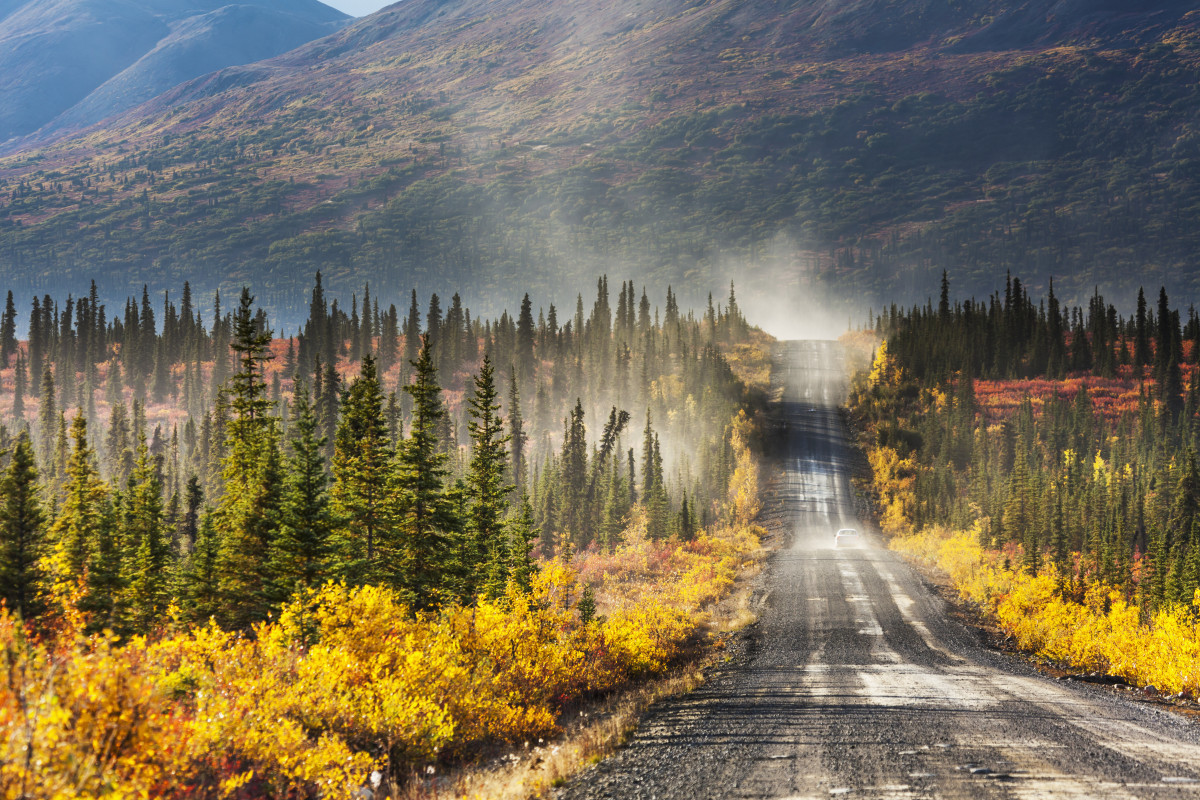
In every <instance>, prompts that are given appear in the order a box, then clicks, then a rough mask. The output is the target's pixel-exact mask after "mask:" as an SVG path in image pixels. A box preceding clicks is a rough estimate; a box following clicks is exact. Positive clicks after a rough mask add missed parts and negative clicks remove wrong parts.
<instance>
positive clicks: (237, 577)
mask: <svg viewBox="0 0 1200 800" xmlns="http://www.w3.org/2000/svg"><path fill="white" fill-rule="evenodd" d="M253 302H254V298H253V296H252V295H251V294H250V292H249V290H246V289H243V290H242V296H241V301H240V304H239V306H238V311H237V315H236V316H235V318H234V331H233V342H232V345H231V346H232V348H233V351H234V352H235V353H236V354H237V356H238V371H237V373H235V374H234V376H233V381H232V383H233V386H232V398H233V399H232V402H231V409H232V411H233V416H232V417H231V418H230V420H229V422H228V424H227V431H228V433H227V444H226V448H227V453H226V455H225V459H224V465H223V471H222V478H223V479H224V484H225V491H224V494H222V496H221V500H220V503H219V504H218V506H217V508H216V510H215V511H214V527H215V529H216V534H217V538H218V540H219V550H218V558H217V573H218V576H219V583H220V588H221V609H220V612H219V618H220V620H221V622H222V623H223V624H225V625H227V626H229V627H231V628H246V627H248V626H249V625H250V624H252V623H254V622H258V621H260V620H262V619H265V618H266V616H267V614H268V613H269V612H270V611H271V610H272V608H273V607H274V603H275V601H276V600H277V592H276V590H275V586H274V575H273V574H272V570H271V566H272V555H273V548H274V539H275V535H276V532H277V530H278V523H279V506H280V501H281V495H282V489H283V486H282V483H283V481H282V474H281V464H280V456H279V446H278V432H277V430H276V425H275V419H274V418H273V417H271V416H270V407H271V401H270V400H269V399H268V397H267V384H266V381H265V380H264V379H263V369H264V365H265V363H266V362H267V360H269V359H270V357H271V356H270V351H269V350H268V348H267V345H268V344H269V343H270V341H271V338H270V333H269V332H266V331H259V330H258V329H257V327H256V325H255V324H254V316H253V313H252V309H253Z"/></svg>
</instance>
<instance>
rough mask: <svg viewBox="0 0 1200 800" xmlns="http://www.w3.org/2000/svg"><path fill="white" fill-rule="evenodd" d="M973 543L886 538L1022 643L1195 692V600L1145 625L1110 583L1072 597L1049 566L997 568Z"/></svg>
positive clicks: (1140, 680) (938, 535)
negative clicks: (1034, 570) (1032, 571)
mask: <svg viewBox="0 0 1200 800" xmlns="http://www.w3.org/2000/svg"><path fill="white" fill-rule="evenodd" d="M978 542H979V537H978V532H977V531H975V532H970V533H965V532H957V533H954V532H950V531H945V530H941V529H927V530H925V531H922V532H920V533H915V534H910V535H907V536H899V537H896V538H894V539H893V540H892V542H891V545H892V547H893V548H894V549H896V550H899V551H901V552H903V553H905V554H907V555H909V556H911V557H913V558H916V559H919V560H922V561H925V562H927V563H930V564H934V565H936V566H938V567H940V568H941V569H943V570H945V571H946V573H947V574H948V575H949V576H950V578H951V579H952V581H953V582H954V584H955V586H956V587H957V588H958V590H959V592H960V593H961V594H962V596H963V597H966V598H968V599H971V600H973V601H975V602H977V603H979V604H980V605H982V606H983V607H984V608H985V609H986V610H987V611H988V612H989V613H990V614H991V615H992V616H993V617H994V619H995V620H996V621H997V622H998V623H999V624H1000V626H1001V627H1002V628H1003V629H1004V630H1005V631H1006V632H1008V633H1009V634H1010V635H1011V636H1012V637H1013V638H1014V639H1015V640H1016V642H1017V644H1018V645H1019V646H1020V647H1021V648H1022V649H1025V650H1028V651H1030V652H1034V653H1037V654H1039V655H1042V656H1045V657H1047V658H1052V659H1054V660H1056V661H1059V662H1062V663H1065V664H1069V665H1071V666H1073V667H1077V668H1080V669H1085V670H1098V671H1103V672H1106V673H1108V674H1110V675H1116V676H1119V677H1121V678H1124V679H1125V680H1127V681H1129V682H1130V683H1133V684H1136V685H1153V686H1156V687H1158V688H1159V689H1161V690H1164V691H1169V692H1180V691H1184V690H1187V691H1189V692H1193V693H1197V692H1200V631H1198V630H1197V626H1196V607H1195V606H1193V607H1184V606H1173V607H1169V608H1166V609H1164V610H1162V611H1160V612H1159V613H1157V614H1156V615H1155V616H1154V618H1153V619H1152V620H1151V621H1150V623H1149V624H1146V623H1143V622H1142V621H1141V610H1140V609H1139V608H1138V607H1137V606H1135V605H1129V604H1128V603H1127V602H1126V601H1125V599H1124V597H1123V596H1122V594H1121V593H1120V592H1119V591H1117V590H1116V589H1115V588H1114V587H1111V586H1107V585H1105V584H1101V583H1093V584H1091V585H1089V586H1087V587H1086V591H1085V593H1084V602H1082V603H1080V602H1076V601H1074V600H1071V599H1068V598H1064V597H1063V596H1062V594H1061V593H1060V592H1059V590H1058V588H1057V587H1058V586H1059V585H1060V583H1061V581H1060V578H1059V576H1058V575H1057V573H1056V572H1055V570H1054V568H1053V567H1047V568H1046V569H1045V570H1043V571H1042V572H1041V573H1040V574H1039V575H1037V576H1030V575H1027V574H1025V573H1023V572H1020V571H1019V570H1014V569H1012V568H1005V567H1004V566H1002V564H1001V561H1002V558H1001V556H1000V555H999V554H997V553H989V552H988V551H985V550H984V549H983V548H982V547H981V546H980V545H979V543H978ZM1197 599H1200V597H1198V598H1197Z"/></svg>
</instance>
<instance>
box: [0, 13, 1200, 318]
mask: <svg viewBox="0 0 1200 800" xmlns="http://www.w3.org/2000/svg"><path fill="white" fill-rule="evenodd" d="M1194 6H1195V4H1194V3H1179V2H1173V1H1172V0H1161V1H1160V2H1156V3H1153V4H1151V5H1150V6H1148V7H1146V8H1145V9H1144V10H1142V11H1139V12H1137V13H1132V14H1131V13H1123V12H1121V10H1120V9H1118V8H1117V7H1116V5H1115V4H1113V3H1107V2H1098V1H1097V0H1091V2H1050V1H1049V0H1038V2H1027V3H1023V4H1003V3H997V2H990V1H989V0H964V2H960V3H949V2H944V1H943V0H914V1H913V2H907V3H900V2H895V0H856V2H853V3H842V4H837V3H829V2H815V1H813V0H806V1H805V2H787V1H786V0H776V1H775V2H765V3H761V4H753V5H751V4H745V3H738V2H732V0H709V2H682V1H679V0H643V2H640V3H639V2H637V0H625V1H624V2H617V3H600V2H596V1H595V0H581V2H576V3H571V4H564V3H560V2H551V1H550V0H503V1H502V2H490V3H483V2H478V0H452V1H451V2H433V1H432V0H411V2H407V3H402V4H399V5H396V6H392V7H390V8H388V9H384V10H383V11H380V12H378V13H376V14H374V15H372V16H370V17H367V18H363V19H360V20H357V21H356V22H354V23H352V24H350V25H348V26H346V27H345V28H343V29H342V30H340V31H338V32H337V33H335V34H333V35H331V36H327V37H324V38H321V39H317V40H314V41H312V42H309V43H307V44H305V45H302V46H300V47H299V48H297V49H295V50H292V51H289V52H287V53H285V54H282V55H280V56H277V57H275V58H273V59H271V60H267V61H263V62H257V63H255V64H251V65H247V66H244V67H231V68H226V69H223V70H220V71H218V72H214V73H210V74H208V75H205V76H203V77H201V78H197V79H195V80H192V81H189V82H186V83H183V84H181V85H179V86H178V87H176V88H174V89H172V90H170V91H169V92H167V93H164V94H162V95H160V96H158V97H156V98H155V99H153V100H152V101H150V102H148V103H144V104H142V105H141V106H138V107H137V108H136V109H133V110H130V111H127V112H125V113H123V114H122V115H120V116H118V117H116V118H114V119H113V120H110V121H109V122H108V123H106V125H105V126H103V127H102V128H92V129H89V130H88V131H86V132H85V133H84V134H82V135H80V136H78V137H76V138H74V139H72V140H67V141H62V142H58V143H54V144H50V145H48V146H45V147H42V148H40V149H31V150H27V151H24V152H21V153H17V154H14V155H10V156H9V157H7V158H4V159H0V192H4V193H7V194H9V195H11V196H12V197H13V201H12V202H10V204H9V205H8V207H7V208H6V209H5V210H4V211H5V213H3V214H0V248H3V249H0V253H5V254H6V255H5V256H4V257H5V258H7V260H8V264H9V272H10V273H12V274H14V275H17V276H28V277H22V279H24V280H28V282H29V284H30V285H31V286H32V285H34V284H38V285H41V284H43V283H45V282H46V280H47V276H46V274H45V273H44V272H42V271H41V269H42V268H41V267H39V265H45V264H58V265H63V264H66V265H69V269H68V271H75V272H79V273H81V274H82V271H83V270H84V269H86V268H87V267H88V266H90V265H113V266H119V267H120V268H121V269H122V270H123V274H128V275H129V276H130V280H131V281H134V280H138V281H140V280H143V279H145V278H146V277H150V278H151V279H152V281H158V282H162V283H164V284H168V285H169V284H170V283H171V281H172V280H175V282H176V283H177V282H178V280H177V279H178V277H179V276H181V275H184V274H187V273H188V271H189V270H197V269H199V270H201V271H203V272H204V273H205V274H211V275H213V276H214V277H213V280H214V283H217V284H220V285H221V286H224V287H227V288H228V287H232V286H234V285H236V284H237V283H238V282H246V281H249V282H252V283H255V284H256V285H258V286H261V287H264V290H265V292H266V294H267V296H268V297H269V298H270V302H272V303H275V304H277V305H279V306H280V307H292V306H296V307H299V304H300V303H302V302H303V300H302V298H303V293H304V291H305V290H306V288H307V284H308V281H309V280H310V278H311V274H312V272H315V271H316V270H317V269H322V270H323V271H324V272H325V274H326V275H327V276H328V278H329V280H330V282H331V285H332V286H334V287H337V288H341V289H347V288H353V287H354V286H356V285H357V286H359V287H361V285H362V282H363V281H364V280H365V279H366V278H371V279H372V280H373V281H379V280H383V281H387V282H389V283H395V285H397V286H400V287H405V288H407V287H408V286H416V287H418V288H421V289H423V290H436V291H447V292H449V291H453V290H455V289H457V288H461V287H463V286H465V285H467V284H470V285H472V286H477V287H478V291H479V292H481V293H486V292H490V291H499V290H501V289H502V287H503V286H505V285H506V284H507V283H508V282H510V281H511V279H512V278H513V277H514V276H520V277H521V278H522V280H523V281H524V282H525V283H526V285H532V286H534V288H538V283H539V282H541V284H542V285H544V286H546V287H550V286H557V285H559V284H560V283H563V282H566V283H570V282H571V280H576V279H577V278H576V276H582V275H583V274H584V273H589V272H591V271H592V270H594V269H598V268H604V265H605V264H612V263H614V262H616V263H620V264H624V265H626V268H628V269H636V270H638V271H639V272H640V273H641V274H643V275H645V276H646V279H647V280H649V281H653V282H662V283H667V282H672V281H674V282H676V283H679V282H680V281H689V282H691V281H694V282H696V283H697V285H699V283H700V282H706V285H707V282H715V281H716V280H717V279H718V278H719V277H720V274H721V273H724V272H728V269H729V265H730V264H751V265H757V266H753V268H746V269H748V270H749V273H750V274H749V281H750V282H751V283H753V282H754V281H755V280H759V281H760V282H761V283H762V284H763V285H764V286H767V287H769V286H770V285H772V282H773V281H774V280H775V278H776V277H777V276H778V273H779V270H781V269H782V270H785V271H786V272H787V274H788V277H787V280H788V281H789V282H790V283H792V284H793V285H799V284H800V283H804V282H805V281H814V280H816V281H823V282H835V283H836V282H839V281H840V282H845V281H847V280H850V281H855V282H857V285H859V286H860V287H862V289H863V292H862V293H863V294H864V295H866V294H869V293H873V294H876V295H877V296H879V297H886V296H888V295H895V294H896V293H899V294H900V295H901V296H904V297H909V296H913V295H918V296H924V295H925V294H926V293H928V292H929V291H931V290H933V289H934V288H935V287H936V281H937V278H938V277H940V273H941V270H942V269H945V268H953V269H955V270H956V271H958V272H959V273H960V274H962V275H963V276H964V278H963V281H962V284H961V285H963V286H964V287H965V288H966V289H967V290H972V291H974V290H979V291H985V290H986V291H990V289H991V288H994V286H995V280H996V277H995V276H996V275H997V274H1000V275H1002V274H1003V271H1004V270H1005V269H1013V270H1015V271H1017V272H1019V273H1020V274H1023V275H1027V276H1029V277H1030V280H1031V281H1032V285H1033V286H1034V287H1037V286H1038V285H1039V284H1044V283H1045V282H1047V281H1048V280H1049V279H1050V278H1051V277H1054V278H1055V287H1056V290H1060V291H1061V292H1062V293H1063V294H1064V296H1065V295H1066V294H1067V293H1070V292H1076V293H1078V294H1079V295H1080V296H1081V297H1084V296H1086V295H1085V293H1086V292H1087V291H1090V285H1089V284H1091V283H1093V282H1095V281H1096V280H1101V279H1102V280H1103V281H1104V282H1111V284H1112V288H1113V289H1114V291H1113V292H1112V294H1113V296H1114V297H1117V298H1120V297H1121V291H1122V290H1123V289H1124V287H1125V284H1126V283H1128V280H1129V275H1130V274H1133V273H1131V270H1133V269H1143V270H1148V272H1149V274H1160V275H1162V276H1163V277H1164V279H1165V282H1167V283H1170V284H1171V285H1172V286H1178V287H1186V288H1187V289H1188V290H1193V289H1197V288H1200V287H1198V286H1196V284H1195V282H1194V281H1193V280H1192V279H1191V277H1190V274H1189V273H1187V271H1186V270H1185V269H1184V266H1185V265H1186V264H1188V263H1191V261H1192V259H1193V257H1200V241H1198V240H1197V237H1196V235H1195V234H1193V233H1192V232H1191V231H1190V229H1189V228H1188V227H1187V226H1186V225H1184V224H1183V223H1182V220H1183V219H1184V217H1185V215H1186V209H1188V208H1191V207H1193V206H1200V175H1198V174H1197V170H1196V168H1195V166H1194V165H1196V164H1200V161H1197V160H1196V159H1195V157H1194V156H1193V155H1192V152H1193V150H1194V149H1195V148H1196V147H1197V145H1195V144H1193V142H1194V141H1195V136H1194V135H1193V134H1192V133H1191V131H1192V130H1193V126H1194V125H1195V123H1196V119H1195V117H1196V113H1195V110H1194V109H1196V108H1198V107H1200V98H1198V97H1197V90H1196V86H1197V85H1200V45H1198V44H1197V42H1198V41H1200V38H1198V36H1197V19H1196V16H1197V15H1196V14H1195V13H1194V11H1195V8H1194ZM892 23H895V24H892ZM884 30H892V31H899V33H893V34H889V35H890V36H891V37H892V38H890V39H889V38H887V37H884V38H882V39H881V38H880V34H879V31H884ZM896 37H899V38H896ZM897 46H899V47H901V49H899V50H896V49H894V48H895V47H897ZM1001 46H1003V47H1006V48H1008V49H994V48H999V47H1001ZM989 48H993V49H989ZM47 176H55V177H52V178H50V177H47ZM39 186H40V187H41V188H38V187H39ZM1177 220H1178V221H1177ZM67 232H69V235H68V233H67ZM564 264H566V265H569V267H566V268H564V266H563V265H564ZM764 264H765V265H766V266H763V265H764ZM689 275H690V276H693V278H689V277H688V276H689ZM756 276H757V277H756ZM526 278H528V280H525V279H526ZM568 278H570V280H568ZM701 278H703V281H701V280H700V279H701ZM139 285H140V284H139ZM697 291H699V289H698V290H697Z"/></svg>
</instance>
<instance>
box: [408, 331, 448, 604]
mask: <svg viewBox="0 0 1200 800" xmlns="http://www.w3.org/2000/svg"><path fill="white" fill-rule="evenodd" d="M412 366H413V369H414V374H413V380H412V383H410V384H409V385H407V386H405V387H404V391H405V392H407V393H408V394H409V396H411V397H412V401H413V415H412V422H411V430H410V436H409V438H407V439H405V440H404V442H403V443H402V444H401V447H400V453H399V457H398V459H397V471H396V487H397V491H398V493H399V494H400V509H401V512H400V519H399V524H400V534H401V536H402V537H403V538H402V547H403V562H402V564H403V571H402V574H403V576H404V583H405V585H404V587H403V589H404V591H405V593H406V594H407V596H408V598H409V600H410V601H411V602H413V603H414V604H415V605H417V606H420V607H427V606H429V605H431V604H433V603H434V602H436V601H437V600H438V599H439V597H440V595H441V592H442V589H443V586H442V582H443V578H444V576H443V571H444V569H445V568H446V566H447V565H448V556H449V553H448V545H449V542H450V538H451V537H452V536H453V535H454V534H455V532H456V531H457V529H458V520H457V519H456V516H455V513H454V506H453V504H452V503H451V502H450V500H449V499H448V498H447V496H446V491H445V479H446V476H447V475H448V474H449V470H448V469H447V468H446V461H447V456H446V455H445V453H443V452H442V451H441V448H440V446H439V445H440V442H439V429H440V428H441V426H442V420H443V418H444V417H445V415H446V410H445V407H444V406H443V404H442V390H441V387H440V386H438V383H437V370H436V369H435V368H434V366H433V354H432V352H431V350H430V340H429V336H428V335H426V336H424V337H422V339H421V351H420V354H419V355H418V357H417V360H416V361H414V362H413V363H412Z"/></svg>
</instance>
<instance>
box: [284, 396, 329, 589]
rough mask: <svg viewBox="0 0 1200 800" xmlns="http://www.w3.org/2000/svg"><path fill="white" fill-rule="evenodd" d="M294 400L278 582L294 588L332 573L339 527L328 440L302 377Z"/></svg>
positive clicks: (312, 584)
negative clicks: (319, 432) (326, 451)
mask: <svg viewBox="0 0 1200 800" xmlns="http://www.w3.org/2000/svg"><path fill="white" fill-rule="evenodd" d="M292 404H293V411H294V414H295V421H294V423H293V429H294V433H293V435H292V437H291V448H292V453H291V456H290V457H289V459H288V465H287V467H288V468H287V473H288V477H287V485H286V488H285V490H284V498H283V511H282V514H281V517H280V531H279V544H278V547H277V550H276V563H277V576H278V581H279V583H280V585H281V587H282V588H284V589H285V590H286V591H287V592H288V593H293V592H296V591H298V590H300V589H301V588H303V587H315V586H317V585H318V584H319V583H320V582H321V580H322V578H323V577H324V576H326V575H327V574H328V572H327V569H328V566H329V563H328V562H329V558H330V535H331V533H332V531H333V527H334V520H333V516H332V513H331V511H330V508H329V491H328V484H329V476H328V475H327V474H326V471H325V457H324V454H323V449H324V447H325V440H324V439H323V438H322V437H319V436H318V435H317V420H316V417H315V416H313V409H312V404H311V403H310V402H309V395H308V388H307V387H306V386H305V385H304V384H303V383H302V382H300V381H297V382H296V388H295V390H294V392H293V401H292Z"/></svg>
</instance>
